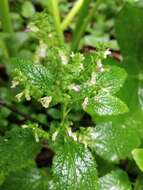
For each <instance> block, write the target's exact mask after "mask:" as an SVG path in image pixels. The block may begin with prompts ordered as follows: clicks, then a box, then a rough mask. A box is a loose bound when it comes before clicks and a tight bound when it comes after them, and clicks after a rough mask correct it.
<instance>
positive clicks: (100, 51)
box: [0, 0, 143, 190]
mask: <svg viewBox="0 0 143 190" xmlns="http://www.w3.org/2000/svg"><path fill="white" fill-rule="evenodd" d="M79 2H80V1H79ZM90 2H92V1H88V0H87V1H84V2H82V3H83V4H82V5H81V4H80V6H81V9H80V10H81V12H80V14H79V20H78V21H77V26H76V29H75V31H74V37H73V41H72V42H71V44H72V45H71V46H72V48H71V47H69V46H68V45H67V44H65V43H64V39H63V28H64V27H67V25H68V22H69V21H70V20H71V19H72V18H71V17H73V16H74V15H75V14H76V11H77V9H79V7H80V6H79V4H76V6H77V5H78V6H79V7H78V8H75V9H73V10H76V11H74V13H73V12H72V14H70V15H72V16H70V17H68V21H67V20H65V22H63V23H66V24H64V27H63V25H62V24H61V21H60V16H59V15H60V14H59V10H58V4H57V1H56V0H54V1H53V0H52V1H49V3H50V4H49V7H50V6H51V11H50V12H48V13H47V11H44V12H42V13H37V14H36V15H35V16H34V17H33V18H32V19H31V22H30V23H29V25H28V27H27V29H28V31H29V32H30V36H31V38H32V40H33V41H34V42H35V44H37V45H36V47H35V46H34V48H35V53H33V54H31V55H32V56H31V59H26V58H25V59H24V58H20V57H18V58H13V59H12V61H11V65H10V72H11V75H12V77H13V80H12V86H11V87H12V88H16V87H17V91H18V92H19V93H18V94H17V95H16V98H17V100H18V101H19V102H21V101H24V99H26V100H27V101H29V102H30V103H33V104H32V105H33V107H34V106H35V107H34V109H36V108H37V107H41V105H42V106H43V107H44V108H43V110H46V114H47V115H48V122H44V124H43V123H41V122H39V120H38V118H36V119H37V120H36V119H33V117H32V116H30V117H29V119H28V121H27V122H25V123H24V124H23V125H21V126H19V125H16V126H12V127H11V128H12V129H11V128H10V130H7V131H6V132H5V131H4V134H3V136H1V137H0V155H1V159H0V185H1V186H0V190H17V189H20V188H21V189H22V190H38V189H41V190H110V189H118V190H131V189H132V186H133V187H134V189H135V190H138V189H139V188H140V189H141V188H142V175H140V172H139V171H138V170H137V166H136V164H135V162H134V161H133V159H134V160H135V161H136V163H137V165H138V166H139V168H140V169H141V170H143V160H142V148H139V146H140V145H141V143H142V138H143V136H142V131H143V127H142V109H141V108H142V71H141V69H142V65H141V64H140V62H141V61H142V55H141V50H140V48H141V46H142V42H143V37H142V34H140V31H141V30H142V28H143V24H142V18H143V13H142V8H139V7H137V5H134V4H133V5H132V4H128V3H127V4H126V5H125V6H124V8H123V9H122V10H121V12H120V14H119V16H118V18H117V21H116V33H117V40H118V42H119V45H120V48H121V52H122V55H123V58H124V59H123V64H119V63H118V62H116V61H115V60H114V59H112V58H109V57H108V55H109V54H110V53H111V52H110V51H109V49H108V48H107V47H105V45H104V44H102V43H100V44H98V46H97V47H96V51H95V52H89V53H86V54H83V53H80V52H77V49H78V47H79V40H80V38H81V36H82V35H83V34H84V31H85V28H86V27H87V24H88V23H89V21H90V20H91V18H92V16H93V12H94V10H95V7H96V8H97V5H98V2H100V1H97V2H96V3H95V4H94V3H93V2H92V3H93V4H94V6H93V9H92V11H91V12H90V13H88V9H87V8H88V6H89V3H90ZM80 3H81V2H80ZM73 10H72V11H73ZM83 10H84V12H83ZM85 15H86V16H87V17H86V18H85V22H84V23H83V24H82V25H81V28H80V23H81V22H82V21H83V16H85ZM128 22H129V23H132V24H131V26H130V25H128ZM133 26H136V27H133ZM76 34H77V36H76ZM133 34H134V35H133ZM127 42H128V43H127ZM73 51H74V52H73ZM130 64H131V65H132V67H130ZM122 100H123V101H122ZM0 104H3V105H4V106H5V107H6V108H8V109H9V108H10V109H11V107H10V106H9V105H7V104H4V103H3V102H0ZM26 112H28V110H27V109H26ZM28 113H29V112H28ZM7 114H9V113H7V112H6V113H5V114H4V119H5V117H6V116H7ZM30 114H31V112H30ZM23 116H24V115H23ZM37 116H38V114H37V115H36V117H37ZM84 116H86V117H90V123H88V124H86V122H85V121H84V119H83V118H84ZM42 147H46V148H48V149H49V148H50V149H51V150H52V151H53V152H54V157H53V160H52V164H50V165H48V166H47V167H44V168H42V169H40V168H38V167H37V166H36V163H35V158H36V157H37V155H38V154H39V153H40V151H41V148H42ZM131 153H132V154H131ZM132 156H133V157H132ZM122 162H123V164H124V162H125V163H126V168H125V169H124V167H123V166H122ZM134 168H135V169H136V170H137V171H136V175H137V179H134V181H136V182H135V183H134V184H133V181H131V179H130V178H129V176H128V174H129V175H130V172H131V171H132V169H134Z"/></svg>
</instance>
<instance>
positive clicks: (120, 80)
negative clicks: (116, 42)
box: [96, 66, 127, 94]
mask: <svg viewBox="0 0 143 190" xmlns="http://www.w3.org/2000/svg"><path fill="white" fill-rule="evenodd" d="M104 69H105V72H100V73H97V79H96V81H97V82H96V85H97V86H99V87H100V88H101V90H103V91H105V90H106V91H107V92H110V93H111V94H115V93H116V92H118V91H119V90H120V88H121V87H122V86H123V84H124V82H125V79H126V77H127V73H126V72H125V70H124V69H122V68H120V67H117V66H108V67H104Z"/></svg>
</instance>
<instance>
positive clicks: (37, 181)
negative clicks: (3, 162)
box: [0, 168, 49, 190]
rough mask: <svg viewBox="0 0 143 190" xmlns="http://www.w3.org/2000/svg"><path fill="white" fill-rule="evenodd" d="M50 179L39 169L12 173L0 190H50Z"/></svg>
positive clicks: (27, 169)
mask: <svg viewBox="0 0 143 190" xmlns="http://www.w3.org/2000/svg"><path fill="white" fill-rule="evenodd" d="M48 182H49V181H48V177H47V176H46V174H44V172H43V173H42V171H41V170H39V169H37V168H26V169H23V170H20V171H18V172H15V173H10V175H9V176H8V177H7V178H6V180H5V182H4V184H3V185H2V187H0V190H17V189H21V190H39V189H40V190H48Z"/></svg>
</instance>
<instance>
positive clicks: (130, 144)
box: [88, 122, 140, 162]
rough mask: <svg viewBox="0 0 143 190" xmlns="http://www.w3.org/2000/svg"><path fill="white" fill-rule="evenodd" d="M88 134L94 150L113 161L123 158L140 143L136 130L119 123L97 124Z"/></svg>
mask: <svg viewBox="0 0 143 190" xmlns="http://www.w3.org/2000/svg"><path fill="white" fill-rule="evenodd" d="M88 135H89V139H90V141H91V146H92V147H93V149H94V150H95V152H96V153H97V154H98V155H99V156H101V157H102V158H103V159H106V160H108V161H113V162H117V161H119V160H120V159H125V158H126V157H127V156H129V154H130V153H131V151H132V150H133V149H134V148H136V147H138V146H139V144H140V139H139V137H138V135H137V133H136V131H135V130H134V129H132V128H129V127H127V126H126V125H122V124H120V123H118V124H117V123H112V122H107V123H103V124H99V125H97V126H96V128H91V129H90V130H89V134H88Z"/></svg>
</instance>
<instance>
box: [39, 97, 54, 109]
mask: <svg viewBox="0 0 143 190" xmlns="http://www.w3.org/2000/svg"><path fill="white" fill-rule="evenodd" d="M51 101H52V97H51V96H45V97H43V98H40V99H39V102H40V103H41V104H42V106H43V107H44V108H48V107H49V104H50V102H51Z"/></svg>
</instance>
